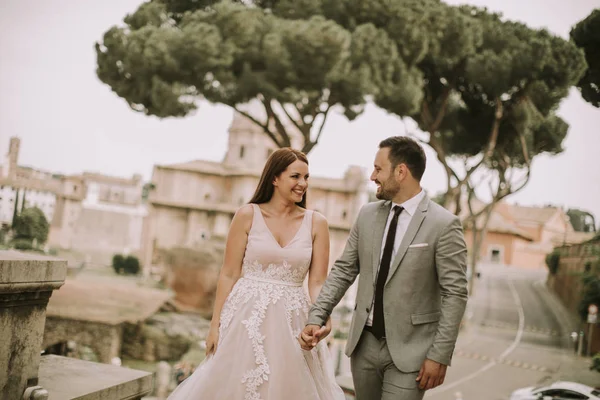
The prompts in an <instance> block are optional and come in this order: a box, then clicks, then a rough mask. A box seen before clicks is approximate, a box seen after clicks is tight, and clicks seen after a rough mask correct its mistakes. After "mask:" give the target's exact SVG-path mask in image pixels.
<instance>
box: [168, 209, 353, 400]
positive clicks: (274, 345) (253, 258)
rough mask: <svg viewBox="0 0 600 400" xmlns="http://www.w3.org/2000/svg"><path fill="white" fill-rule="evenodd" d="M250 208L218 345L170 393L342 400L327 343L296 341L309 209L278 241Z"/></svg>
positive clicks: (176, 396)
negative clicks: (286, 238) (307, 347)
mask: <svg viewBox="0 0 600 400" xmlns="http://www.w3.org/2000/svg"><path fill="white" fill-rule="evenodd" d="M253 208H254V218H253V222H252V228H251V229H250V232H249V235H248V244H247V246H246V253H245V255H244V261H243V265H242V276H241V277H240V279H239V280H238V281H237V282H236V284H235V286H234V287H233V289H232V291H231V293H230V294H229V296H228V297H227V300H226V301H225V304H224V305H223V310H222V312H221V325H220V328H219V341H218V346H217V351H216V352H215V354H214V355H213V356H211V357H209V358H208V359H206V360H205V361H204V362H203V363H201V364H200V365H199V366H198V368H197V369H196V371H194V373H193V374H192V375H191V376H190V377H189V378H187V379H186V380H185V381H183V382H182V383H181V384H180V385H179V386H178V387H177V388H176V389H175V391H174V392H173V393H172V394H171V396H169V400H195V399H198V400H200V399H202V400H204V399H206V400H213V399H214V400H242V399H243V400H307V399H308V400H343V399H344V398H345V396H344V394H343V392H342V390H341V388H340V387H339V386H338V385H337V383H336V380H335V376H334V372H333V366H332V364H331V359H330V355H329V350H328V348H327V345H326V344H325V342H324V341H323V342H320V343H319V344H318V345H317V346H316V347H315V348H314V349H313V350H312V351H304V350H302V349H301V348H300V345H299V343H298V341H297V337H298V335H299V334H300V331H301V330H302V329H303V328H304V326H305V325H306V320H307V314H308V310H309V308H310V301H309V298H308V295H307V293H306V291H305V289H304V288H303V282H304V279H305V277H306V275H307V273H308V269H309V267H310V262H311V257H312V234H311V231H312V229H311V226H312V211H309V210H307V211H306V213H305V215H304V220H303V222H302V224H301V226H300V229H299V230H298V232H297V233H296V236H295V237H294V238H293V239H292V241H291V242H290V243H288V244H287V245H286V246H285V247H281V246H280V245H279V243H278V242H277V241H276V240H275V238H274V237H273V235H272V234H271V231H270V230H269V228H268V227H267V225H266V222H265V220H264V218H263V216H262V213H261V211H260V208H259V207H258V206H257V205H256V204H253Z"/></svg>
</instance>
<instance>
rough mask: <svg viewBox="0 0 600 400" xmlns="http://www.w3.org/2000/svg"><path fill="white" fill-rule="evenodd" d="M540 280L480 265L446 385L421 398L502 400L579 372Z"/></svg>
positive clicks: (537, 275)
mask: <svg viewBox="0 0 600 400" xmlns="http://www.w3.org/2000/svg"><path fill="white" fill-rule="evenodd" d="M545 278H546V273H545V271H544V270H523V269H516V268H510V267H505V266H483V267H481V277H480V278H479V279H478V280H477V282H476V286H475V289H474V294H473V296H471V298H470V300H469V306H468V309H467V314H466V316H467V325H466V328H465V330H464V331H463V332H461V335H460V337H459V340H458V342H457V346H456V351H455V355H454V359H453V364H452V367H450V368H449V369H448V375H447V379H446V382H445V383H444V385H442V386H441V387H439V388H436V389H434V390H432V391H430V392H428V393H427V394H426V396H425V398H426V399H427V400H506V399H508V397H509V396H510V393H511V392H512V391H514V390H515V389H518V388H520V387H524V386H531V385H538V384H545V383H549V382H552V381H555V380H557V379H559V378H563V379H564V378H565V377H567V378H568V377H569V376H570V375H573V371H572V369H573V368H585V364H584V362H583V360H580V359H578V358H577V357H575V356H574V348H573V344H572V343H571V341H570V333H571V330H572V325H570V323H569V321H570V320H569V319H568V318H567V317H566V313H565V310H564V308H563V307H562V306H561V305H560V303H558V302H557V300H556V298H555V297H554V296H553V295H551V294H550V293H549V292H548V290H547V289H546V287H545V284H544V282H545ZM575 376H576V375H575Z"/></svg>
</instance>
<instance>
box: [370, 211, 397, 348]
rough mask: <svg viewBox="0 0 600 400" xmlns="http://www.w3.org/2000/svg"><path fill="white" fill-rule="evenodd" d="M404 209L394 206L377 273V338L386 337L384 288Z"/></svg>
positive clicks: (374, 310)
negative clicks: (400, 217)
mask: <svg viewBox="0 0 600 400" xmlns="http://www.w3.org/2000/svg"><path fill="white" fill-rule="evenodd" d="M402 210H404V208H403V207H400V206H394V209H393V211H394V217H393V218H392V222H390V227H389V229H388V234H387V238H386V239H385V246H384V247H383V256H382V257H381V264H380V265H379V273H378V274H377V285H376V287H375V306H374V308H373V326H372V329H371V331H372V333H373V335H375V337H376V338H377V339H381V338H383V337H385V322H384V319H383V288H384V286H385V281H386V280H387V277H388V274H389V272H390V264H391V263H392V254H393V252H394V242H395V241H396V228H397V227H398V216H399V215H400V213H401V212H402Z"/></svg>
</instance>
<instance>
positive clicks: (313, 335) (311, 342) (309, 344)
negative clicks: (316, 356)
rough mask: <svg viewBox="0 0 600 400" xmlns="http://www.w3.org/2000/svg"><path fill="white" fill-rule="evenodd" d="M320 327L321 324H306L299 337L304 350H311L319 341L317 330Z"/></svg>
mask: <svg viewBox="0 0 600 400" xmlns="http://www.w3.org/2000/svg"><path fill="white" fill-rule="evenodd" d="M320 329H321V327H320V326H319V325H306V326H305V327H304V329H303V330H302V332H300V337H298V342H300V347H302V350H307V351H310V350H312V349H313V348H314V347H315V346H316V345H317V343H319V339H318V337H317V332H319V330H320Z"/></svg>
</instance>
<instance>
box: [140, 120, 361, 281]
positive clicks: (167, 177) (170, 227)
mask: <svg viewBox="0 0 600 400" xmlns="http://www.w3.org/2000/svg"><path fill="white" fill-rule="evenodd" d="M275 149H276V146H275V145H274V144H273V143H272V141H271V140H270V139H269V138H268V137H267V136H266V135H265V134H264V133H263V132H261V130H260V128H258V127H257V126H256V125H255V124H253V123H252V122H250V121H249V120H247V119H246V118H245V117H243V116H242V115H239V114H236V115H235V116H234V119H233V122H232V124H231V127H230V129H229V139H228V148H227V152H226V154H225V157H224V159H223V161H222V162H211V161H205V160H195V161H190V162H185V163H180V164H172V165H156V166H155V167H154V171H153V175H152V183H151V187H152V190H151V191H150V195H149V200H148V203H149V204H148V205H149V213H148V218H147V220H146V223H145V226H144V239H143V251H142V263H143V265H144V270H145V273H146V274H149V273H150V271H151V269H152V267H153V266H154V267H156V268H158V269H159V270H160V266H159V265H160V259H159V256H160V250H161V249H170V248H173V247H189V248H201V247H202V246H203V245H205V244H206V243H207V241H208V240H211V239H216V240H219V239H224V238H225V237H226V235H227V232H228V230H229V225H230V223H231V220H232V218H233V215H234V213H235V211H236V210H237V209H238V208H239V207H240V206H242V205H243V204H245V203H247V202H248V201H249V200H250V198H251V197H252V195H253V193H254V190H255V189H256V186H257V185H258V181H259V178H260V173H261V171H262V168H263V166H264V164H265V161H266V160H267V158H268V156H269V155H270V154H271V152H272V151H274V150H275ZM366 184H367V177H366V174H365V171H364V170H363V169H362V168H360V167H349V168H348V169H347V171H346V173H345V175H344V177H343V178H342V179H330V178H320V177H315V176H314V175H313V176H311V177H310V181H309V189H308V193H307V206H308V207H309V208H310V209H315V210H317V211H319V212H320V213H322V214H323V215H324V216H325V217H326V218H327V220H328V221H329V228H330V234H331V255H330V262H331V263H333V262H334V261H335V259H336V258H337V257H338V256H339V255H340V254H341V253H342V251H343V249H344V246H345V244H346V239H347V237H348V234H349V232H350V228H351V226H352V223H353V222H354V220H355V218H356V215H357V213H358V211H359V210H360V208H361V206H362V205H363V204H365V203H366V202H367V201H368V193H367V186H366Z"/></svg>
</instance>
